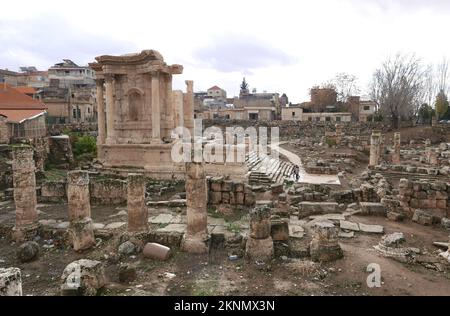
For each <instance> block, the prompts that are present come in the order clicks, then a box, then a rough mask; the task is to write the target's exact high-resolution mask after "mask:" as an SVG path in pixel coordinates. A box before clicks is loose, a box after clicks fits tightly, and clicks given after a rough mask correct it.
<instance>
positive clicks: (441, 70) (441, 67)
mask: <svg viewBox="0 0 450 316" xmlns="http://www.w3.org/2000/svg"><path fill="white" fill-rule="evenodd" d="M449 74H450V73H449V69H448V59H447V58H445V57H444V58H443V59H442V61H441V63H439V64H438V65H437V67H436V89H437V91H436V94H437V93H441V92H443V93H444V94H448V92H449V85H448V80H449Z"/></svg>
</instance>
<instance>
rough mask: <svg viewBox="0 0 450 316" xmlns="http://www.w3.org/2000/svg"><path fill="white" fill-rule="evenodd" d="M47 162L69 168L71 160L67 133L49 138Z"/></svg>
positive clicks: (70, 145) (70, 146) (71, 153)
mask: <svg viewBox="0 0 450 316" xmlns="http://www.w3.org/2000/svg"><path fill="white" fill-rule="evenodd" d="M49 150H50V155H49V162H50V163H51V164H53V165H55V166H58V167H60V168H61V167H65V168H66V169H67V168H69V166H70V164H71V163H72V162H73V152H72V144H71V143H70V138H69V136H68V135H61V136H52V137H50V138H49Z"/></svg>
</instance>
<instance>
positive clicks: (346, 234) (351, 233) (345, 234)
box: [338, 231, 355, 238]
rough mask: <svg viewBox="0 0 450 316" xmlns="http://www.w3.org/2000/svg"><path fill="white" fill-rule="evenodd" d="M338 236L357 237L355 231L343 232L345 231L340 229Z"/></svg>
mask: <svg viewBox="0 0 450 316" xmlns="http://www.w3.org/2000/svg"><path fill="white" fill-rule="evenodd" d="M338 237H339V238H353V237H355V232H353V231H352V232H348V233H347V232H343V231H340V232H339V235H338Z"/></svg>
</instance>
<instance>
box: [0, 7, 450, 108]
mask: <svg viewBox="0 0 450 316" xmlns="http://www.w3.org/2000/svg"><path fill="white" fill-rule="evenodd" d="M448 21H450V1H447V0H428V1H421V0H396V1H395V0H394V1H393V0H315V1H298V0H277V1H273V0H272V1H269V0H258V1H256V0H228V1H224V0H195V1H182V0H165V1H148V0H147V1H144V0H142V1H140V0H128V1H127V2H126V3H124V2H123V1H94V0H78V1H72V2H68V1H51V0H40V1H32V0H22V1H20V2H19V1H17V2H11V1H9V2H5V3H2V10H0V68H9V69H13V70H16V69H18V67H19V66H24V65H35V66H37V67H39V68H41V69H46V68H48V67H49V66H51V65H52V64H54V63H56V62H59V61H60V60H61V59H62V58H70V59H73V60H74V61H75V62H78V63H81V64H85V63H88V62H91V61H93V60H94V58H95V57H96V56H98V55H102V54H123V53H129V52H136V51H139V50H141V49H156V50H158V51H160V52H161V53H162V54H163V56H164V57H165V59H166V61H167V62H168V63H178V64H183V65H184V69H185V70H184V73H183V74H182V75H179V76H175V83H174V86H175V88H184V80H186V79H193V80H194V81H195V89H196V90H205V89H207V88H209V87H210V86H213V85H219V86H221V87H223V88H225V89H226V90H227V91H228V94H229V95H236V94H237V93H238V91H239V84H240V81H241V80H242V77H243V76H244V75H245V76H246V78H247V81H248V82H249V83H250V86H251V88H257V89H258V91H263V90H267V91H276V92H280V93H283V92H285V93H287V94H288V96H289V97H290V99H291V101H293V102H299V101H303V100H305V99H307V98H308V96H307V91H308V88H309V87H311V86H312V85H314V84H318V83H322V82H324V81H327V80H328V79H330V78H331V77H333V76H334V75H335V74H336V73H338V72H343V71H345V72H349V73H352V74H354V75H356V76H357V77H358V78H359V79H360V83H361V85H362V88H365V87H366V85H367V83H368V82H369V80H370V78H371V75H372V73H373V71H374V69H375V68H376V67H377V66H378V65H379V64H380V63H381V62H382V61H383V60H384V59H385V58H386V57H388V56H390V55H393V54H395V53H397V52H399V51H402V52H416V53H417V55H419V56H421V57H423V59H424V60H425V61H426V62H437V61H438V60H440V59H441V58H442V57H443V56H448V57H450V41H448V40H447V37H448V35H447V30H448V29H449V22H448Z"/></svg>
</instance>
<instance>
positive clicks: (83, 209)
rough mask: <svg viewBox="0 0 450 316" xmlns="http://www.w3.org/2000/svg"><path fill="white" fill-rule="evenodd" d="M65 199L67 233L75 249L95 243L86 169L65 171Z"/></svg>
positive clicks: (85, 247) (84, 247)
mask: <svg viewBox="0 0 450 316" xmlns="http://www.w3.org/2000/svg"><path fill="white" fill-rule="evenodd" d="M67 200H68V208H69V221H70V226H69V235H70V238H71V241H72V243H73V249H74V250H75V251H81V250H85V249H89V248H90V247H92V246H94V245H95V237H94V229H93V225H92V220H91V203H90V196H89V174H88V173H87V172H86V171H78V170H76V171H71V172H68V173H67Z"/></svg>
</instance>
